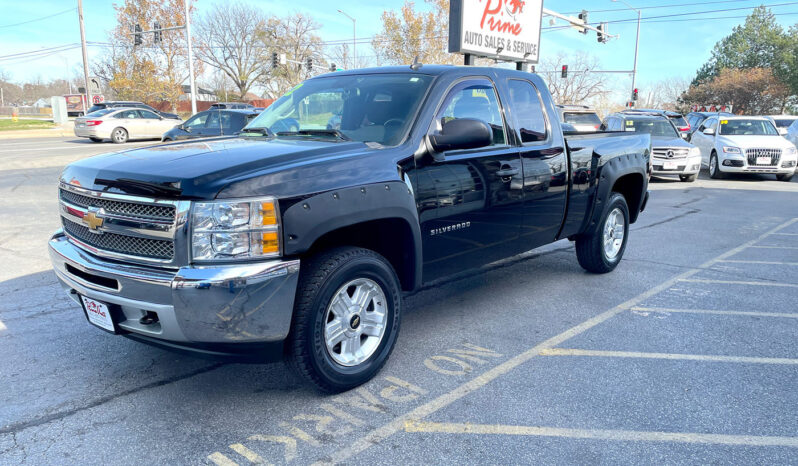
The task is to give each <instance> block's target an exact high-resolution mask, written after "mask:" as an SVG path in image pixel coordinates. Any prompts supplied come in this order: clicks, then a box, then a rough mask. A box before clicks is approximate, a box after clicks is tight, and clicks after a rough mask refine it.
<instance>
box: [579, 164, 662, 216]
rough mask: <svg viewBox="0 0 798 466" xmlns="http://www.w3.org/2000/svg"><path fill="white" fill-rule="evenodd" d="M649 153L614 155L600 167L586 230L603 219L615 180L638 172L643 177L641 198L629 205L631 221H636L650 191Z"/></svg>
mask: <svg viewBox="0 0 798 466" xmlns="http://www.w3.org/2000/svg"><path fill="white" fill-rule="evenodd" d="M648 157H649V156H648V153H645V154H642V153H633V154H625V155H620V156H617V157H613V158H611V159H609V160H607V161H605V162H604V163H603V164H601V165H600V166H599V167H598V170H597V174H596V178H597V180H598V183H597V187H596V197H595V200H594V202H593V210H592V212H591V214H590V216H589V217H588V218H589V219H590V221H589V223H588V225H587V227H586V229H585V230H586V231H592V230H593V229H594V228H596V226H597V225H598V223H599V221H600V220H601V216H602V215H603V214H604V206H605V205H606V203H607V200H608V199H609V197H610V194H611V192H612V188H613V186H615V182H616V181H618V180H619V179H620V178H621V177H623V176H626V175H633V174H637V175H640V177H641V178H642V179H643V192H641V193H640V200H639V202H638V203H637V205H629V221H630V223H634V222H636V221H637V217H638V215H639V214H640V210H641V208H642V207H643V203H644V202H645V200H646V193H647V192H648V175H647V173H646V169H645V167H648Z"/></svg>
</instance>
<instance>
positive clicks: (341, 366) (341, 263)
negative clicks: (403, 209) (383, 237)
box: [287, 247, 402, 393]
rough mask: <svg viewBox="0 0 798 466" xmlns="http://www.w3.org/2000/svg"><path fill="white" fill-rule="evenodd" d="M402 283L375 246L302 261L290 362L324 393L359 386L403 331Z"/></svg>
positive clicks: (339, 250) (383, 360) (343, 249)
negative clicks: (400, 325) (400, 330)
mask: <svg viewBox="0 0 798 466" xmlns="http://www.w3.org/2000/svg"><path fill="white" fill-rule="evenodd" d="M401 306H402V298H401V287H400V284H399V279H398V278H397V276H396V273H395V272H394V270H393V267H391V264H390V263H389V262H388V261H387V260H386V259H385V258H384V257H382V256H381V255H379V254H377V253H376V252H374V251H370V250H368V249H362V248H353V247H345V248H336V249H333V250H331V251H328V252H325V253H322V254H320V255H318V256H316V257H313V258H311V259H310V260H309V261H308V262H306V263H304V264H303V265H302V270H301V271H300V282H299V286H298V288H297V299H296V304H295V306H294V318H293V322H292V324H291V334H290V335H289V339H288V343H287V352H288V361H289V364H290V365H291V366H292V367H293V368H294V370H295V371H296V372H297V373H298V374H299V375H300V376H302V377H303V378H304V379H306V380H307V381H309V382H311V383H312V384H314V385H315V386H316V387H317V388H318V389H319V390H322V391H325V392H331V393H335V392H341V391H345V390H349V389H351V388H354V387H357V386H359V385H361V384H363V383H365V382H367V381H368V380H370V379H371V378H372V377H374V376H375V375H376V374H377V372H379V370H380V369H381V368H382V366H383V365H384V364H385V362H386V361H387V360H388V356H389V355H390V354H391V351H392V350H393V347H394V345H395V343H396V338H397V336H398V334H399V323H400V320H401Z"/></svg>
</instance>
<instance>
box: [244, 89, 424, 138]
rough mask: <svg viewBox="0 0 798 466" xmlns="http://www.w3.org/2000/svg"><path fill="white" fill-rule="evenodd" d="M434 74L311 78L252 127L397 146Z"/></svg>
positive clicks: (290, 134) (286, 134)
mask: <svg viewBox="0 0 798 466" xmlns="http://www.w3.org/2000/svg"><path fill="white" fill-rule="evenodd" d="M432 80H433V77H432V76H428V75H424V74H419V73H390V74H364V75H355V74H343V75H337V76H336V75H335V74H333V75H332V76H329V77H323V78H314V79H309V80H307V81H305V82H303V83H301V84H299V85H298V86H296V87H294V88H293V89H291V90H290V91H288V92H287V93H286V94H285V95H284V96H283V97H280V98H279V99H278V100H277V101H276V102H274V103H273V104H271V105H270V106H269V107H268V108H267V109H266V110H264V111H263V112H262V113H261V114H260V115H258V117H257V118H255V119H254V120H252V122H251V123H250V124H249V125H247V128H248V129H256V128H268V129H269V130H271V132H273V133H276V135H277V137H278V138H309V137H311V138H327V139H331V140H354V141H361V142H376V143H379V144H382V145H384V146H394V145H397V144H399V143H400V142H402V141H403V140H404V138H405V137H406V136H407V133H408V131H409V129H410V126H411V125H412V124H413V122H414V121H415V118H416V113H417V111H418V107H419V106H420V105H421V101H422V99H423V98H424V96H425V95H426V93H427V89H428V88H429V85H430V83H431V82H432ZM247 134H250V133H247ZM253 134H254V133H253ZM247 137H249V136H247Z"/></svg>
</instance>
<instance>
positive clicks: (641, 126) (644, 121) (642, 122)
mask: <svg viewBox="0 0 798 466" xmlns="http://www.w3.org/2000/svg"><path fill="white" fill-rule="evenodd" d="M625 130H626V131H635V132H638V133H648V134H650V135H652V136H654V137H664V138H678V137H679V134H678V133H677V132H676V129H675V128H674V127H673V125H672V124H671V122H670V121H668V120H666V119H665V118H630V119H627V120H626V127H625Z"/></svg>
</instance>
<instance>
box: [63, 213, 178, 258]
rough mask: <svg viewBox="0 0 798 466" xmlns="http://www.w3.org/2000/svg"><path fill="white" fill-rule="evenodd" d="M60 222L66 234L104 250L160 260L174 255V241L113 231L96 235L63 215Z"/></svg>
mask: <svg viewBox="0 0 798 466" xmlns="http://www.w3.org/2000/svg"><path fill="white" fill-rule="evenodd" d="M61 224H62V225H63V227H64V231H65V232H66V234H67V235H69V236H71V237H73V238H75V239H76V240H77V241H79V242H81V243H84V244H87V245H89V246H91V247H93V248H97V249H102V250H104V251H111V252H115V253H118V254H124V255H127V256H138V257H146V258H150V259H160V260H171V259H172V258H173V257H174V255H175V243H174V241H169V240H157V239H150V238H138V237H135V236H126V235H118V234H115V233H103V234H101V235H98V234H96V233H92V232H91V231H90V230H89V229H88V228H87V227H85V226H83V225H81V224H79V223H75V222H73V221H71V220H67V219H66V218H63V217H62V218H61Z"/></svg>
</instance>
